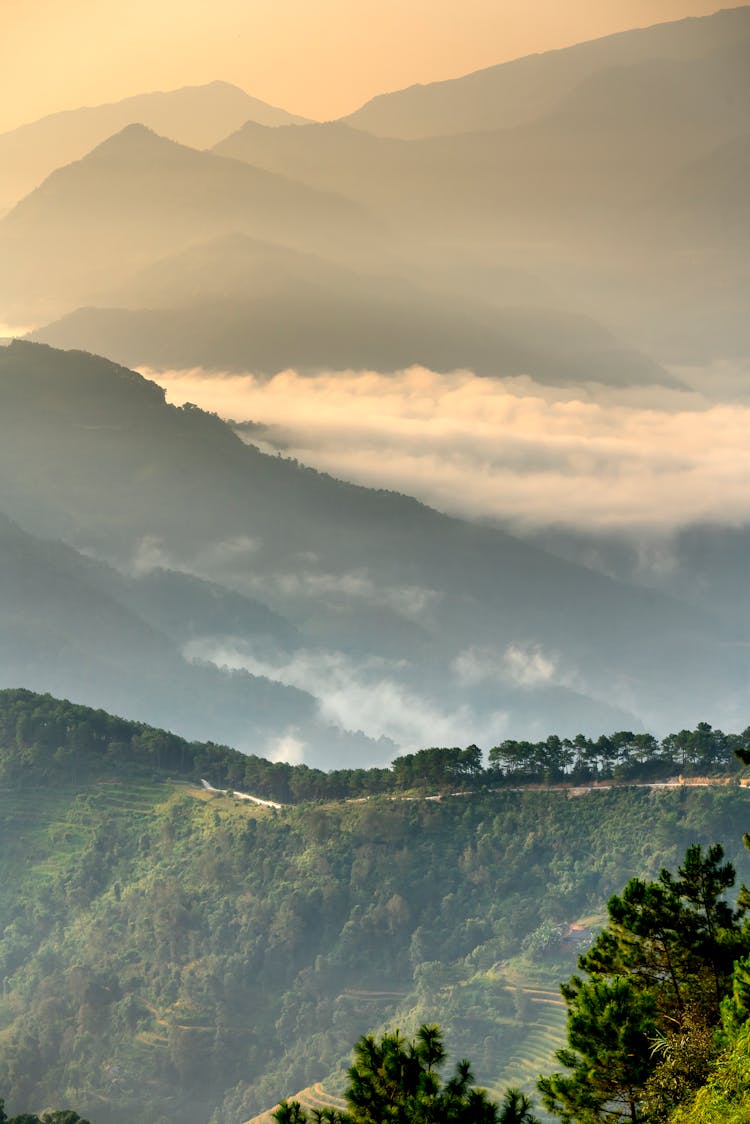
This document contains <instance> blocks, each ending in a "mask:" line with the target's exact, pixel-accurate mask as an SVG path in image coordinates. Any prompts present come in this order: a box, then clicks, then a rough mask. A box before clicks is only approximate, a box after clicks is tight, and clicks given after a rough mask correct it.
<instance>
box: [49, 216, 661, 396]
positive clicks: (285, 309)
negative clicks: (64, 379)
mask: <svg viewBox="0 0 750 1124" xmlns="http://www.w3.org/2000/svg"><path fill="white" fill-rule="evenodd" d="M110 299H111V300H112V301H113V303H114V302H117V303H118V304H121V305H123V306H124V307H103V308H84V309H80V310H78V311H76V312H74V313H72V314H69V315H68V316H66V317H64V318H63V319H61V320H60V321H58V322H56V323H53V324H50V325H48V326H47V327H45V328H44V329H41V330H40V331H37V332H35V333H33V338H34V339H36V340H40V341H42V342H44V343H50V344H52V345H54V346H58V347H65V348H68V347H77V348H83V349H84V350H86V351H91V352H95V353H97V354H103V355H108V356H109V357H110V358H112V359H115V360H117V361H118V362H122V363H126V364H129V365H134V366H143V365H148V366H151V367H160V368H169V367H191V366H195V365H196V364H198V365H200V366H202V367H206V368H210V369H215V370H216V369H218V370H233V371H247V370H251V371H254V372H256V373H266V374H268V373H271V374H272V373H275V372H276V371H280V370H285V369H287V368H288V367H294V368H296V369H298V370H301V371H305V372H315V371H320V370H346V369H350V368H355V369H374V370H378V371H392V370H397V369H402V368H404V367H408V366H412V365H414V364H421V365H423V366H427V367H429V368H431V369H432V370H438V371H450V370H455V369H456V368H460V367H467V366H468V367H470V368H471V369H472V370H474V371H476V372H477V373H479V374H486V375H501V374H508V375H517V374H524V373H525V374H530V375H533V377H534V378H535V379H537V380H538V381H540V382H547V383H554V384H558V385H564V384H567V383H571V382H572V383H580V382H585V381H589V382H602V383H607V384H610V385H634V384H635V385H638V384H661V385H678V384H677V382H676V380H674V379H673V378H672V377H671V376H669V375H668V374H667V373H666V372H665V371H664V370H663V369H662V368H660V367H659V366H658V365H657V364H655V363H653V362H652V361H651V360H649V359H648V358H647V357H646V356H643V355H639V354H637V353H636V352H633V351H631V350H628V349H627V348H625V347H622V346H620V345H619V344H618V343H617V341H616V340H615V339H614V338H613V337H612V336H611V334H610V333H608V332H607V331H605V330H604V329H602V328H600V327H599V326H598V325H597V324H595V323H594V322H593V321H592V320H590V319H589V318H587V317H583V316H573V315H569V314H567V315H566V314H563V313H559V312H554V311H551V310H547V309H538V308H537V309H522V308H513V309H507V308H506V309H498V308H493V307H492V306H491V305H490V304H488V303H485V302H480V301H476V300H475V301H467V300H462V299H461V298H460V297H456V296H455V295H453V294H451V293H449V292H441V291H439V290H434V289H433V290H429V289H426V288H424V287H420V286H417V285H414V284H410V283H408V282H406V281H404V280H402V279H400V278H398V277H393V276H388V275H377V274H369V275H368V274H362V273H355V272H354V271H352V270H349V269H346V268H345V267H343V266H337V265H335V264H333V263H331V262H327V261H325V260H323V259H321V258H319V257H317V256H314V255H309V254H300V253H296V252H294V251H292V250H289V249H287V248H285V247H281V246H273V245H270V244H268V243H263V242H258V241H257V240H254V239H249V238H246V237H243V236H241V235H230V236H226V237H222V238H220V239H218V240H214V241H212V242H210V243H208V244H203V245H201V246H198V247H194V248H190V249H188V250H184V251H181V252H180V253H178V254H175V255H173V256H171V257H169V258H166V259H164V260H162V261H160V262H158V263H155V264H154V265H152V266H149V267H147V268H146V269H144V270H142V271H141V272H140V273H138V274H136V275H135V276H133V277H131V278H130V279H129V280H127V281H126V282H124V283H123V284H121V285H119V286H118V287H117V288H116V289H115V290H114V291H113V293H112V294H107V295H106V296H105V298H103V302H104V301H107V300H110Z"/></svg>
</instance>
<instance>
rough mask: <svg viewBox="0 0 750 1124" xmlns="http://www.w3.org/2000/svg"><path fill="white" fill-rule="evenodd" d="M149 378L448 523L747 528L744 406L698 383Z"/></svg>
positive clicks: (254, 434) (748, 445)
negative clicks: (416, 502)
mask: <svg viewBox="0 0 750 1124" xmlns="http://www.w3.org/2000/svg"><path fill="white" fill-rule="evenodd" d="M143 373H144V374H145V375H146V376H147V377H149V378H153V379H154V380H155V381H156V382H159V383H160V384H161V385H162V386H164V387H165V388H166V390H167V397H168V400H169V401H171V402H174V403H177V404H182V403H184V402H193V403H195V404H196V405H198V406H201V407H202V408H204V409H207V410H212V411H214V412H216V413H218V414H220V415H221V416H222V417H225V418H232V419H234V420H235V421H237V422H255V423H260V426H258V427H252V428H249V429H248V431H247V433H246V434H245V436H246V438H247V439H248V440H250V441H252V442H253V443H254V444H258V445H260V447H262V448H264V449H266V450H269V451H273V452H276V451H281V452H283V453H284V454H285V455H288V456H293V457H296V458H298V459H299V460H300V461H302V462H304V463H305V464H308V465H311V466H313V467H315V468H318V469H320V470H322V471H326V472H330V473H332V474H333V475H335V476H339V477H342V478H344V479H347V480H354V481H356V482H359V483H362V484H366V485H369V486H374V487H380V488H390V489H393V490H396V491H401V492H407V493H410V494H412V495H416V496H418V497H419V498H421V499H423V500H424V501H425V502H427V503H429V504H432V505H433V506H435V507H437V508H439V509H441V510H443V511H448V512H451V513H456V514H462V515H468V516H472V517H480V518H481V517H484V518H494V519H502V520H509V521H511V522H512V523H514V524H516V525H517V526H519V528H523V527H524V526H525V527H529V528H534V527H539V526H544V525H550V524H552V525H562V526H568V527H575V528H582V527H585V528H588V529H600V530H605V529H606V530H615V531H637V532H646V533H648V532H658V533H661V534H668V533H670V532H671V531H673V530H676V529H678V528H679V527H682V526H685V525H687V524H690V523H693V522H696V521H703V520H713V521H718V522H723V523H727V524H732V523H745V522H748V521H750V488H748V486H747V482H748V479H750V442H748V439H747V434H748V432H750V403H745V402H743V401H737V400H736V398H735V400H733V401H716V400H713V399H712V398H711V397H709V394H710V393H711V391H710V382H709V380H708V379H701V378H700V377H696V378H694V379H693V380H692V388H691V389H687V388H686V389H685V390H684V391H675V390H669V389H664V388H656V387H654V388H647V389H644V388H642V387H641V388H633V389H622V390H603V389H602V388H601V387H596V388H594V387H591V386H582V387H579V388H576V389H575V390H572V391H571V390H570V389H569V388H568V389H564V390H563V389H559V388H549V387H542V386H540V385H538V384H536V383H534V382H532V381H531V380H530V379H528V378H526V377H519V378H515V379H490V378H479V377H477V376H476V375H474V374H472V373H471V372H467V371H459V372H455V373H452V374H449V375H441V374H437V373H435V372H432V371H428V370H424V369H422V368H413V369H410V370H407V371H403V372H397V373H395V374H392V375H383V374H377V373H372V372H339V373H335V374H326V375H317V376H303V375H300V374H298V373H297V372H294V371H285V372H282V373H281V374H278V375H276V376H275V377H273V378H271V379H262V378H256V377H254V376H253V375H250V374H248V375H217V374H215V373H207V372H204V371H179V372H167V373H164V372H160V373H155V372H151V371H148V370H144V372H143ZM742 374H743V372H734V373H733V375H732V378H731V379H730V380H729V381H730V382H731V384H732V386H734V387H735V388H737V387H740V386H741V385H742V378H741V376H742ZM727 379H729V376H728V375H726V377H725V382H726V381H727ZM706 387H708V392H706V389H705V388H706ZM732 397H734V396H732Z"/></svg>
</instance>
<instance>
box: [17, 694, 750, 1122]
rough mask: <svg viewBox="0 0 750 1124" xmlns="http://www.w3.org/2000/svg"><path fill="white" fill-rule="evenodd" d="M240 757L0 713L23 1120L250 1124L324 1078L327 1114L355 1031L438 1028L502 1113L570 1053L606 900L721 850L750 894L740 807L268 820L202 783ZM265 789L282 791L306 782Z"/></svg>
mask: <svg viewBox="0 0 750 1124" xmlns="http://www.w3.org/2000/svg"><path fill="white" fill-rule="evenodd" d="M240 761H243V762H245V763H246V766H247V769H248V770H249V771H248V773H246V774H245V776H246V777H248V778H249V777H250V776H251V773H252V770H253V769H255V770H256V775H258V776H262V769H263V768H264V766H263V763H262V762H260V761H257V760H256V761H255V762H254V761H253V759H252V758H243V757H242V755H240V754H235V753H234V752H233V751H231V750H227V749H222V748H220V747H216V746H210V745H197V744H192V743H186V742H183V741H182V740H181V739H179V738H175V737H174V736H173V735H169V734H166V733H164V732H163V731H157V730H153V729H151V728H149V727H146V726H142V725H138V724H136V723H128V722H124V721H122V720H119V719H114V718H112V717H110V716H109V715H106V714H104V713H103V712H101V711H91V710H88V709H86V708H84V707H77V706H73V705H71V704H67V703H60V702H58V701H57V700H55V699H52V698H50V697H49V696H37V695H33V694H31V693H29V692H2V693H0V875H1V877H0V911H1V912H0V917H1V918H2V930H1V932H2V936H1V937H0V965H1V971H2V984H1V986H0V997H1V998H0V1090H3V1091H4V1094H5V1096H6V1101H7V1108H8V1110H9V1111H10V1112H16V1111H20V1110H21V1109H23V1110H24V1111H29V1110H32V1111H35V1110H38V1109H39V1108H40V1107H41V1106H44V1105H47V1104H60V1103H68V1104H71V1105H74V1106H75V1108H76V1109H77V1111H78V1112H80V1113H81V1114H82V1115H85V1116H86V1117H87V1118H90V1119H91V1120H92V1124H124V1122H125V1121H132V1120H133V1119H134V1118H135V1119H138V1120H139V1121H140V1122H142V1124H164V1122H166V1121H169V1122H172V1121H174V1120H177V1119H179V1120H181V1121H184V1122H185V1124H205V1122H206V1121H207V1120H209V1119H211V1120H212V1122H213V1124H237V1122H238V1121H240V1120H246V1119H248V1118H250V1117H252V1116H253V1115H255V1114H257V1113H260V1112H262V1111H264V1110H267V1109H268V1108H269V1107H270V1106H271V1105H273V1104H275V1103H276V1102H278V1101H279V1100H280V1099H281V1098H282V1097H283V1096H287V1095H290V1094H291V1093H293V1092H294V1091H295V1090H298V1089H303V1088H306V1087H308V1086H311V1085H315V1084H316V1083H317V1082H320V1081H323V1082H324V1088H325V1090H326V1093H327V1094H328V1095H330V1096H333V1097H335V1096H337V1095H338V1094H339V1093H340V1083H339V1081H338V1079H337V1076H336V1075H337V1074H339V1075H340V1074H341V1073H342V1067H343V1066H344V1065H345V1064H346V1062H347V1059H348V1058H349V1056H350V1051H351V1046H352V1043H353V1042H354V1041H355V1040H356V1038H357V1037H358V1036H359V1035H360V1034H362V1033H364V1032H366V1031H370V1030H374V1029H377V1028H382V1027H393V1026H399V1027H401V1028H402V1029H403V1030H404V1031H405V1032H409V1033H411V1032H413V1031H414V1029H415V1028H416V1027H417V1026H418V1025H419V1024H420V1023H421V1022H425V1021H428V1020H429V1021H433V1022H438V1021H439V1022H440V1023H441V1025H442V1026H443V1028H444V1031H445V1039H446V1043H447V1046H448V1049H449V1052H450V1055H451V1057H461V1056H467V1057H470V1058H471V1059H472V1061H473V1064H474V1067H475V1071H476V1076H477V1080H478V1081H479V1082H481V1083H483V1084H484V1085H486V1086H488V1087H489V1088H490V1089H491V1090H492V1091H493V1092H497V1093H500V1092H501V1091H502V1089H503V1088H504V1086H505V1084H506V1083H507V1082H510V1081H514V1082H519V1083H523V1084H524V1086H525V1087H526V1088H527V1089H531V1088H532V1087H533V1083H534V1079H535V1078H536V1076H537V1074H538V1072H539V1071H540V1070H541V1069H543V1068H545V1067H547V1066H548V1064H549V1062H550V1059H551V1056H552V1053H553V1051H554V1048H555V1047H556V1045H558V1044H559V1043H560V1042H561V1040H562V1031H563V1012H562V1008H561V1007H560V1006H558V1002H557V990H556V988H557V981H559V980H560V979H562V978H565V977H566V976H567V975H569V974H570V971H571V969H572V967H573V964H574V959H575V955H576V952H577V948H578V946H579V945H580V943H581V942H582V941H583V942H585V941H586V939H587V937H588V934H589V933H590V931H591V930H592V929H593V927H594V926H595V923H596V922H595V920H592V919H591V916H592V914H594V913H595V912H596V911H601V909H602V907H603V903H604V902H605V900H606V899H607V897H608V896H609V895H610V894H611V893H612V892H614V891H615V890H617V889H618V888H619V887H620V886H621V885H622V884H623V882H624V881H625V880H626V879H627V878H628V877H629V876H630V875H632V874H634V873H647V874H653V873H654V872H655V871H656V870H657V869H658V868H659V867H660V866H661V865H662V864H667V865H674V863H675V861H676V860H677V858H678V856H679V855H680V854H681V852H682V851H683V850H684V848H685V846H686V845H687V844H688V843H689V842H691V841H693V840H698V841H709V840H713V839H720V840H721V841H723V842H724V843H725V844H726V846H727V849H728V852H729V854H730V855H731V856H732V857H733V858H736V861H737V865H738V868H739V871H740V876H744V877H746V878H747V876H748V871H747V863H746V860H745V857H744V855H743V854H742V850H741V836H742V832H743V830H744V829H745V828H746V827H747V826H748V821H750V808H748V806H747V799H748V798H747V794H746V792H745V791H744V790H742V789H741V788H740V787H739V786H726V785H725V786H717V787H715V788H703V789H697V788H688V787H685V788H682V789H678V790H674V791H670V790H667V791H659V790H654V791H652V790H649V789H635V788H631V789H610V790H601V791H592V792H591V793H590V794H589V795H588V796H586V797H585V798H579V799H576V800H570V799H569V798H568V796H567V795H566V793H565V792H561V791H550V790H547V791H545V790H526V791H511V790H506V791H497V792H491V791H477V792H475V793H470V794H467V795H466V796H462V797H453V798H452V797H450V796H444V797H443V799H442V800H441V801H435V800H427V799H420V798H418V791H417V792H415V791H412V794H411V797H412V798H410V799H405V798H403V797H402V798H395V799H394V797H393V796H390V797H389V796H387V795H383V796H377V795H373V796H370V797H369V798H367V799H362V798H361V797H360V798H353V799H349V800H339V801H330V800H328V802H325V801H320V800H319V801H317V802H308V803H304V802H303V803H301V804H297V805H295V806H286V807H283V808H282V809H280V810H278V811H276V810H273V809H269V808H264V807H260V806H257V805H253V804H252V803H250V802H248V801H245V800H241V799H239V798H237V797H233V796H227V795H222V794H217V793H215V792H209V791H207V790H205V789H204V788H202V787H201V786H200V782H199V778H200V777H201V776H202V775H203V776H205V775H206V773H207V774H208V775H209V777H210V778H213V779H214V780H216V781H219V780H221V779H222V778H224V777H226V776H227V773H228V772H231V769H232V767H233V764H234V763H237V762H240ZM265 768H266V769H267V770H271V771H273V770H282V773H283V775H284V777H285V779H286V783H287V785H288V787H289V788H290V789H294V786H295V783H296V782H295V774H298V773H299V774H300V777H301V778H305V777H307V776H308V775H309V774H310V773H311V771H310V770H306V769H304V767H302V768H293V767H291V766H271V765H268V764H266V765H265ZM365 777H367V774H365ZM372 779H373V783H374V784H377V783H382V774H381V773H378V772H374V773H373V775H372ZM251 791H252V790H251ZM415 796H416V797H417V798H414V797H415ZM576 922H578V923H579V927H578V928H572V929H571V925H572V924H573V923H576Z"/></svg>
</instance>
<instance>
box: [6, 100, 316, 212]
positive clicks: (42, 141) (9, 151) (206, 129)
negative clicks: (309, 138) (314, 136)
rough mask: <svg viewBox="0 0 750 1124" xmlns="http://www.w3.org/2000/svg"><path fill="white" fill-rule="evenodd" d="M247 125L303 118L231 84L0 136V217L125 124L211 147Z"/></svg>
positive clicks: (89, 110) (87, 112)
mask: <svg viewBox="0 0 750 1124" xmlns="http://www.w3.org/2000/svg"><path fill="white" fill-rule="evenodd" d="M245 121H257V122H258V123H259V124H262V125H291V124H295V123H297V124H301V123H302V121H303V118H301V117H295V116H294V115H293V114H290V113H286V112H285V111H284V110H283V109H276V108H275V107H274V106H270V105H266V104H265V102H262V101H259V100H258V99H257V98H253V97H250V95H249V94H246V93H245V92H244V90H240V89H238V87H237V86H231V85H230V84H229V83H228V82H211V83H209V84H208V85H206V86H188V87H186V88H184V89H181V90H170V91H168V92H157V93H149V94H138V95H136V96H135V97H130V98H125V99H124V100H122V101H118V102H111V103H109V104H107V105H97V106H87V107H84V108H81V109H72V110H65V111H64V112H61V113H53V114H51V115H50V116H49V117H44V118H42V119H41V120H39V121H33V122H31V123H30V124H28V125H22V126H21V127H20V128H18V129H13V130H11V131H10V132H7V133H3V134H2V135H0V167H2V169H3V178H2V183H1V184H0V214H2V212H3V211H4V210H5V209H6V208H8V207H10V206H11V205H12V204H14V203H17V202H18V200H19V199H21V198H22V197H23V196H24V195H27V194H28V193H29V192H30V191H33V189H34V188H35V187H37V186H38V185H39V184H40V183H41V182H42V180H43V179H45V178H46V177H47V176H48V175H49V174H50V173H51V172H53V171H54V169H55V168H59V167H61V166H62V165H63V164H69V163H70V162H71V161H73V160H80V159H81V157H82V156H84V155H85V154H86V153H87V152H88V151H89V150H90V149H92V148H94V146H95V145H97V144H100V143H101V142H102V141H103V140H106V138H107V137H109V136H112V134H113V133H116V132H118V131H119V130H120V129H124V128H125V126H126V125H133V124H136V123H140V124H142V125H147V126H148V127H149V128H150V129H153V130H154V131H155V132H157V133H161V134H162V135H163V136H165V137H169V139H170V140H174V141H180V142H181V143H182V144H187V145H190V146H191V147H194V148H208V147H209V146H210V145H212V144H215V143H216V141H217V140H219V139H220V138H221V137H222V136H226V134H227V133H228V132H231V130H233V129H237V128H239V126H240V125H242V124H243V123H244V122H245Z"/></svg>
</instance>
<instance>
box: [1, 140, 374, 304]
mask: <svg viewBox="0 0 750 1124" xmlns="http://www.w3.org/2000/svg"><path fill="white" fill-rule="evenodd" d="M233 231H238V232H244V233H248V234H251V235H254V236H259V235H260V236H263V237H266V238H269V239H270V240H272V241H278V242H281V243H283V244H285V245H292V246H302V247H304V248H307V249H310V248H314V249H318V250H319V249H321V248H323V247H326V248H327V249H330V247H331V245H332V244H333V246H334V247H335V249H334V253H336V254H337V255H339V256H341V257H347V256H349V257H351V256H353V255H354V256H356V255H357V254H358V253H359V252H360V251H361V250H363V248H364V247H366V246H368V245H369V246H370V247H371V248H372V247H373V239H374V230H373V227H372V225H371V224H369V223H368V222H367V220H365V218H364V217H363V215H362V213H361V211H360V209H359V208H357V207H356V206H355V205H354V204H352V203H349V202H347V201H346V200H344V199H342V198H341V197H339V196H336V195H332V194H330V193H323V192H318V191H315V190H312V189H310V188H307V187H304V186H302V185H300V184H296V183H293V182H291V181H289V180H287V179H284V178H282V177H280V176H276V175H271V174H269V173H267V172H264V171H260V170H257V169H255V168H250V167H248V166H246V165H245V164H242V163H240V162H238V161H233V160H228V159H223V158H221V157H218V156H214V155H212V154H210V153H205V152H198V151H196V150H194V149H191V148H187V147H185V146H184V145H179V144H176V143H174V142H173V141H169V140H165V139H164V138H163V137H159V136H157V135H156V134H155V133H153V132H151V131H150V130H149V129H146V128H145V127H144V126H141V125H131V126H128V127H127V128H126V129H124V130H123V131H122V132H120V133H118V134H117V135H116V136H114V137H111V138H110V139H109V140H107V141H105V142H104V143H103V144H101V145H99V146H98V147H97V148H96V149H94V151H93V152H91V153H89V154H88V155H87V156H86V157H85V158H84V159H83V160H80V161H78V162H77V163H74V164H70V165H68V166H67V167H65V168H62V169H59V170H58V171H57V172H55V173H53V175H51V176H50V177H49V178H48V179H47V180H46V181H45V182H44V183H43V184H42V186H41V187H39V188H38V189H37V190H36V191H34V192H32V194H31V195H30V196H28V197H27V198H26V199H24V200H23V201H22V202H21V203H20V204H19V205H18V206H17V207H15V208H14V209H13V210H12V211H11V213H10V214H9V215H7V216H6V218H5V219H4V220H3V221H2V223H0V255H1V256H0V262H1V263H2V264H1V265H0V301H1V302H2V303H3V307H4V308H10V309H11V311H13V312H17V314H18V315H27V316H34V315H39V313H40V311H41V310H44V309H50V310H55V309H56V310H60V311H63V310H66V309H70V308H71V307H74V306H75V305H76V304H80V303H82V301H84V300H86V299H88V298H89V296H90V295H92V294H96V293H97V292H98V291H100V290H101V289H102V288H103V287H111V285H112V284H113V282H114V281H115V280H116V278H117V277H118V276H123V274H125V273H127V272H128V271H130V270H134V269H136V268H140V267H143V266H144V265H146V264H148V263H149V262H152V261H154V260H156V259H157V258H159V257H161V256H163V255H164V254H166V253H170V252H174V251H176V250H179V249H181V248H183V247H185V246H188V245H191V244H194V243H195V242H198V241H202V240H205V239H207V238H211V237H216V236H219V235H221V234H227V233H229V232H233Z"/></svg>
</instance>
